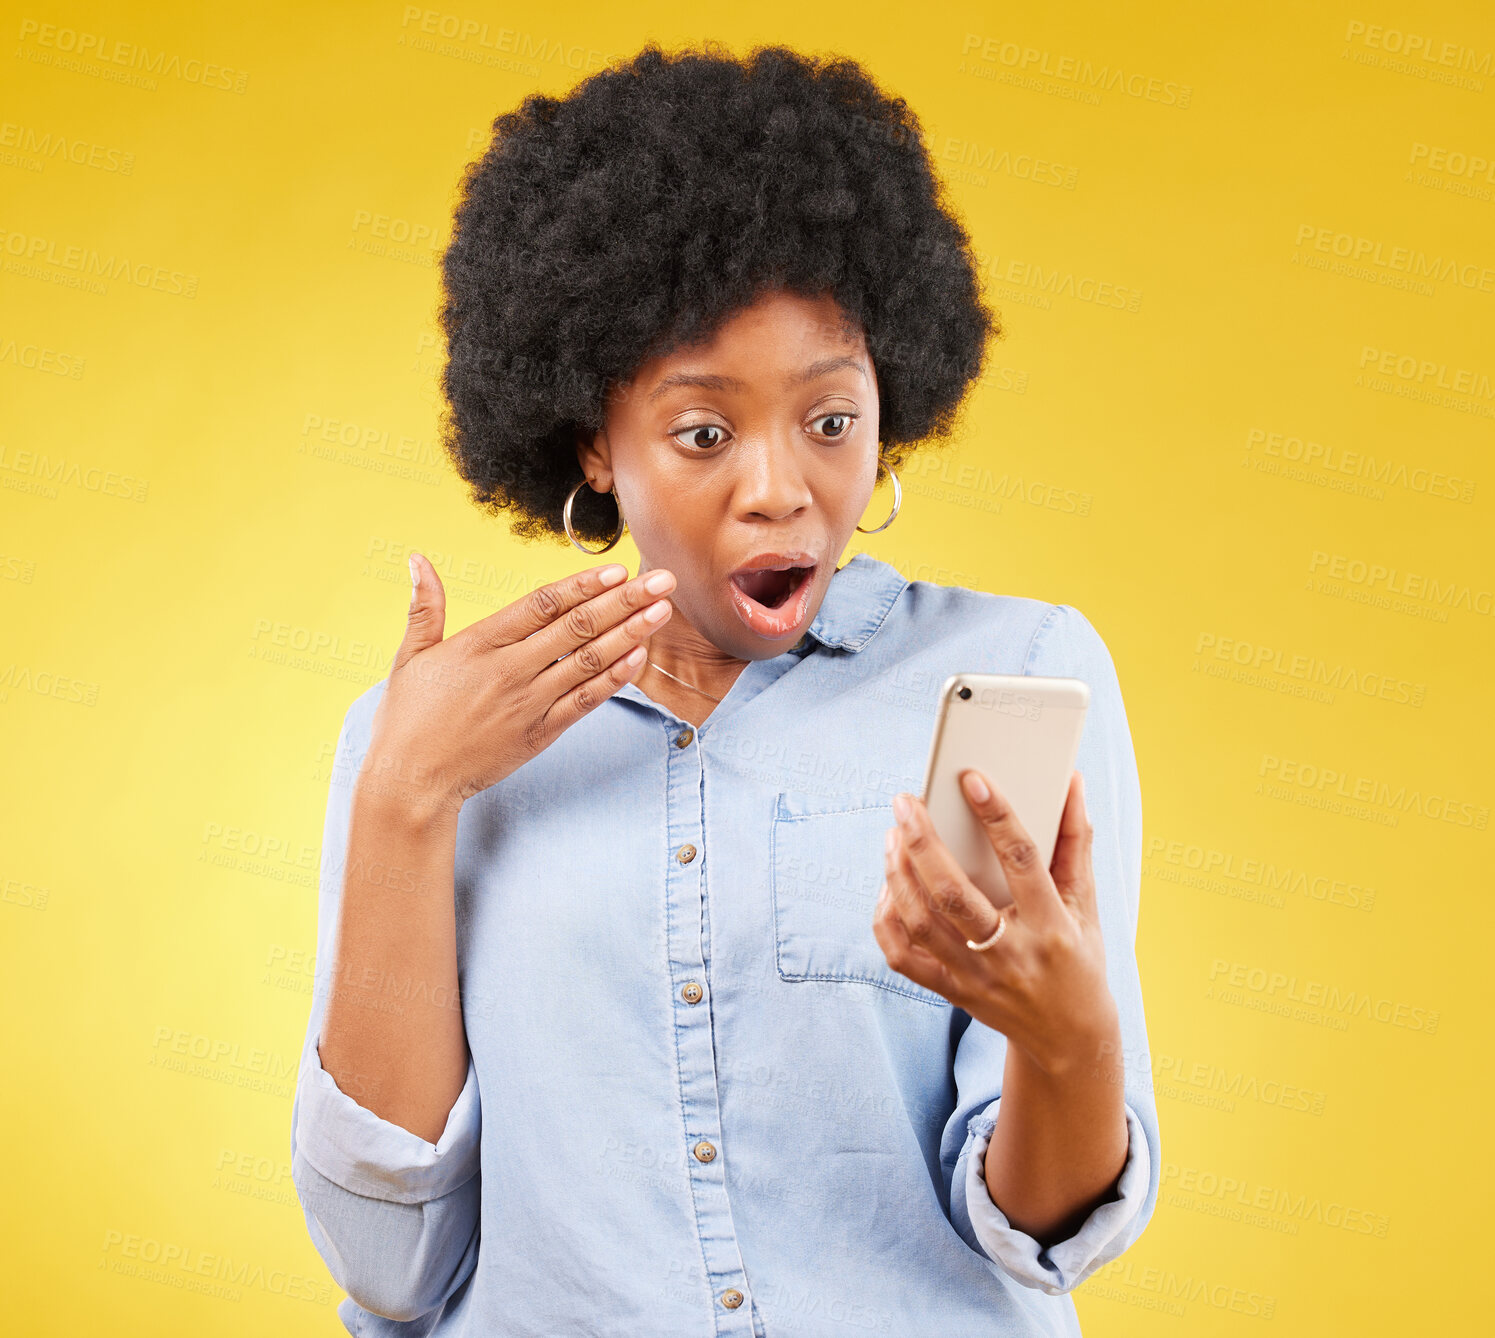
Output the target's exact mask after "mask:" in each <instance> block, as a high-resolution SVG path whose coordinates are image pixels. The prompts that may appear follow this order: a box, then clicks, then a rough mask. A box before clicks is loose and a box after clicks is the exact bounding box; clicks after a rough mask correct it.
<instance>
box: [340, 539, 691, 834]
mask: <svg viewBox="0 0 1495 1338" xmlns="http://www.w3.org/2000/svg"><path fill="white" fill-rule="evenodd" d="M410 567H411V572H412V574H413V576H414V578H415V579H414V582H413V588H412V592H411V598H410V611H409V615H408V617H407V620H406V629H405V639H404V640H403V641H402V642H401V643H400V648H399V651H398V652H397V653H396V655H395V659H394V665H393V667H392V668H391V669H390V673H389V683H388V686H387V687H386V688H385V691H384V695H383V697H382V698H381V699H380V702H379V706H378V709H377V710H376V711H375V712H374V720H373V735H372V738H371V740H370V744H369V750H368V758H367V760H366V764H365V770H364V772H363V774H362V775H361V776H360V779H359V784H360V786H363V787H365V788H367V789H368V790H370V791H372V792H375V793H380V794H387V795H391V796H393V797H395V798H396V799H397V800H399V801H401V802H403V803H406V804H409V805H412V806H415V807H418V808H420V809H421V810H422V811H424V812H427V813H439V812H443V811H448V812H450V811H454V810H456V809H459V808H460V807H461V805H462V803H463V802H464V801H465V800H467V799H469V798H471V797H472V796H473V795H474V794H477V793H478V791H480V790H484V789H486V788H488V787H489V786H490V785H495V784H497V783H498V782H499V781H500V780H502V779H503V778H504V777H505V776H507V775H509V774H510V772H513V771H516V770H517V769H518V768H519V767H520V766H522V765H523V764H524V763H525V762H527V761H529V760H530V758H532V757H534V756H535V755H536V754H537V753H540V752H542V751H543V750H544V749H545V748H547V747H549V745H550V744H551V743H552V742H553V741H554V740H555V738H556V736H557V735H559V734H560V733H561V732H562V731H563V730H565V729H567V728H568V727H570V726H571V725H574V724H575V723H576V722H577V721H578V720H579V719H581V717H582V716H584V715H586V714H587V712H589V711H591V710H593V709H594V708H595V707H597V706H600V705H601V704H602V703H603V702H604V701H606V700H607V698H608V697H610V696H611V695H612V694H613V693H614V692H616V691H617V690H618V688H620V687H622V685H623V684H624V683H626V682H628V680H629V679H631V678H632V677H633V676H634V675H635V674H636V673H637V672H638V670H639V667H640V666H641V665H642V664H643V659H644V650H643V646H642V643H643V642H644V641H645V640H647V638H648V637H649V636H650V635H651V634H652V633H654V632H655V631H657V630H658V629H659V628H661V627H663V626H664V624H665V621H666V619H668V617H669V616H670V614H671V612H672V611H673V609H672V606H671V604H670V602H669V600H667V599H660V598H657V596H659V595H662V594H664V593H666V592H667V591H670V590H673V589H674V588H675V577H674V575H673V574H672V573H671V572H668V571H664V570H656V571H651V572H649V573H647V574H646V575H644V576H641V577H637V578H635V579H634V580H632V581H626V583H624V584H619V583H618V582H619V581H622V580H624V578H626V577H627V574H628V573H627V570H626V569H624V568H623V567H621V566H620V565H619V564H616V563H609V564H608V566H605V567H593V568H591V569H590V570H587V571H582V572H577V573H576V574H574V575H572V576H567V577H565V578H564V579H562V580H559V581H554V582H552V583H551V584H549V585H542V586H540V587H539V588H538V589H535V590H532V591H531V592H530V593H529V594H527V595H525V596H523V597H522V598H520V599H517V600H515V601H514V602H513V603H512V604H509V605H507V606H506V607H504V608H501V609H499V610H498V611H497V612H496V613H491V614H489V615H488V616H487V617H486V618H481V619H479V620H478V621H477V622H475V623H473V624H471V625H470V626H468V627H464V628H463V629H462V630H461V631H460V632H458V633H457V634H456V635H455V636H452V637H448V638H447V639H445V640H443V639H442V629H443V626H444V624H445V621H446V592H445V591H444V590H443V588H442V585H441V578H440V577H439V576H437V574H436V570H435V568H434V567H432V566H431V565H430V563H428V562H427V561H426V560H425V559H424V558H423V557H420V556H418V555H417V556H412V557H411V560H410ZM609 567H616V568H617V572H615V573H614V580H613V582H612V584H611V585H608V584H604V582H603V579H602V573H603V572H604V571H607V570H608V568H609ZM618 573H621V575H619V574H618ZM649 582H653V583H654V584H655V586H656V587H657V588H655V589H650V588H648V585H647V583H649ZM631 654H636V655H637V659H636V660H634V661H632V662H630V658H629V657H630V655H631ZM563 657H564V658H563Z"/></svg>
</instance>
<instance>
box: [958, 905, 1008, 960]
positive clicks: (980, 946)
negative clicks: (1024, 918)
mask: <svg viewBox="0 0 1495 1338" xmlns="http://www.w3.org/2000/svg"><path fill="white" fill-rule="evenodd" d="M1006 932H1007V917H1006V916H1005V915H1003V914H1002V912H1001V911H998V912H997V927H996V928H995V929H994V930H992V934H991V937H990V938H989V939H987V940H986V942H985V943H977V942H976V940H975V939H971V938H968V939H967V940H966V947H968V948H975V949H976V951H977V952H985V951H986V950H987V949H988V948H989V947H991V945H992V944H993V943H995V942H996V941H997V940H998V939H999V938H1001V937H1002V935H1003V934H1005V933H1006Z"/></svg>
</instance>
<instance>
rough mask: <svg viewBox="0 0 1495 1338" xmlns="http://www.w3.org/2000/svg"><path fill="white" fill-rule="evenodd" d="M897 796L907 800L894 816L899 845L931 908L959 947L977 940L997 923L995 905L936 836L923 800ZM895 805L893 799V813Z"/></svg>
mask: <svg viewBox="0 0 1495 1338" xmlns="http://www.w3.org/2000/svg"><path fill="white" fill-rule="evenodd" d="M899 798H900V799H905V800H907V803H908V808H907V812H908V816H907V817H900V818H899V819H898V831H899V832H900V833H901V836H902V844H903V848H904V849H905V850H906V851H907V853H908V858H909V861H910V862H911V863H912V865H913V867H914V870H915V871H916V872H917V874H918V877H919V881H920V883H922V884H923V885H924V887H925V888H926V889H927V890H928V893H929V898H930V901H931V902H932V903H933V905H934V909H935V910H936V911H938V912H939V913H940V914H941V915H943V916H945V917H946V918H947V919H948V920H949V921H950V922H951V923H952V924H953V925H954V926H955V928H956V929H957V930H958V931H959V933H960V940H961V946H962V947H964V946H965V940H966V939H968V938H969V939H975V940H976V942H978V943H979V942H981V941H982V940H983V939H985V938H986V937H987V936H988V935H990V934H991V933H992V931H993V930H994V929H996V927H997V910H996V907H994V906H993V905H992V904H991V902H990V900H988V898H987V896H986V894H985V893H984V892H982V891H981V889H980V888H979V887H977V886H976V885H975V884H974V883H972V882H971V880H970V878H969V877H967V875H966V872H965V870H964V869H962V868H961V867H960V863H959V861H958V860H956V858H955V856H954V855H952V854H951V853H950V848H949V846H947V845H946V844H945V843H944V842H943V841H942V840H941V839H940V836H939V833H938V832H937V831H935V829H934V820H933V819H932V818H931V817H930V816H929V809H928V808H927V807H926V806H925V804H924V801H923V800H922V799H919V798H917V797H915V796H913V795H908V794H904V795H900V796H899ZM897 809H898V805H897V804H896V803H895V804H894V813H895V814H896V813H897Z"/></svg>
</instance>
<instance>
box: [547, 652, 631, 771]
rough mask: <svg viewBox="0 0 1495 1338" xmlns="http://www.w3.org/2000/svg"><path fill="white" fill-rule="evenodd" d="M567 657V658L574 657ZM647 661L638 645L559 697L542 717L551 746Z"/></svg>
mask: <svg viewBox="0 0 1495 1338" xmlns="http://www.w3.org/2000/svg"><path fill="white" fill-rule="evenodd" d="M571 658H572V657H571V656H567V659H571ZM643 664H644V648H643V647H642V646H635V647H634V648H633V649H632V650H631V651H629V652H628V653H627V654H625V655H623V656H622V657H621V658H619V659H616V660H614V661H613V662H612V663H611V664H609V665H608V666H607V667H606V668H605V669H604V670H603V671H602V672H601V673H599V674H594V675H592V677H590V678H587V679H584V680H583V681H582V682H580V683H578V684H577V685H576V686H575V687H574V688H571V689H570V690H569V691H568V692H566V693H564V694H563V695H562V696H560V697H558V698H557V699H556V701H555V702H554V703H553V704H552V705H551V706H550V708H549V709H548V710H547V711H546V712H545V714H544V715H543V716H542V717H541V719H540V727H541V730H542V733H543V736H544V739H545V742H546V745H547V746H548V745H549V742H550V740H551V739H554V738H555V737H556V736H557V735H558V734H560V733H561V732H562V731H564V730H567V729H569V728H570V727H571V726H572V725H574V724H575V723H576V722H577V721H578V720H580V719H581V718H582V716H584V715H586V714H588V713H589V712H591V711H595V710H596V709H597V708H598V707H599V706H601V705H602V703H603V702H605V701H606V700H607V699H608V698H609V697H611V696H612V695H613V693H615V692H616V691H617V690H618V689H619V688H620V687H622V686H623V684H624V683H627V682H628V681H629V680H630V679H631V678H633V677H634V676H635V675H637V673H638V671H639V670H640V669H641V668H642V667H643Z"/></svg>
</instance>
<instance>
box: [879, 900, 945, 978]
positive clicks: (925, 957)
mask: <svg viewBox="0 0 1495 1338" xmlns="http://www.w3.org/2000/svg"><path fill="white" fill-rule="evenodd" d="M877 906H878V910H877V914H876V915H874V916H873V919H872V936H873V937H874V938H875V939H876V940H877V946H878V947H880V948H881V949H882V954H883V956H884V957H886V958H887V959H888V965H889V966H891V967H892V968H893V970H895V971H896V972H898V974H899V975H901V976H906V977H907V978H908V979H909V980H912V981H913V982H914V984H916V985H922V986H923V987H924V988H925V989H927V990H934V992H935V993H936V994H942V995H944V996H945V998H947V999H949V998H950V995H951V994H952V993H953V992H954V990H955V983H954V980H953V978H952V977H951V973H950V970H949V968H948V967H947V966H946V965H945V964H944V962H942V961H941V960H940V959H939V958H938V957H936V956H935V955H934V953H932V952H931V951H930V950H929V949H928V948H927V947H924V946H922V945H920V944H918V943H915V942H914V940H913V938H912V937H911V936H910V934H909V932H908V926H907V925H905V924H904V922H903V918H902V916H900V915H899V914H898V910H897V907H896V903H895V900H894V897H893V895H892V889H891V885H890V884H886V883H885V884H884V888H883V895H882V896H881V897H880V898H879V899H878V902H877ZM951 1002H952V1003H953V1002H954V1000H953V999H952V1000H951Z"/></svg>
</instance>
